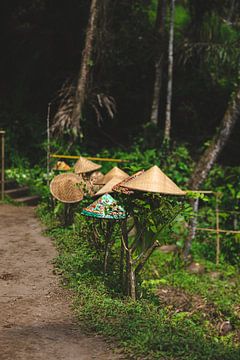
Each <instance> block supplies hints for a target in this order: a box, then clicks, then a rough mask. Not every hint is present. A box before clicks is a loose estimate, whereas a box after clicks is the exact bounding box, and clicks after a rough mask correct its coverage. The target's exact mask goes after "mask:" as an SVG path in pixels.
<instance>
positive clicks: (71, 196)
mask: <svg viewBox="0 0 240 360" xmlns="http://www.w3.org/2000/svg"><path fill="white" fill-rule="evenodd" d="M82 186H83V181H82V178H81V177H80V176H78V175H76V174H73V173H65V174H60V175H57V176H55V177H54V178H53V180H52V181H51V183H50V191H51V194H52V196H53V197H55V198H56V199H57V200H59V201H61V202H63V203H67V204H71V203H76V202H79V201H81V200H82V199H83V195H84V192H83V190H82Z"/></svg>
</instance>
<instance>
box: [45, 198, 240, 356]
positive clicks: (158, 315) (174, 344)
mask: <svg viewBox="0 0 240 360" xmlns="http://www.w3.org/2000/svg"><path fill="white" fill-rule="evenodd" d="M39 215H40V216H41V217H42V219H43V220H44V222H45V223H46V224H47V225H48V234H49V235H50V236H52V237H53V239H55V241H56V244H57V246H58V249H59V256H58V258H57V260H56V267H57V269H58V272H60V273H61V274H62V276H63V283H64V284H65V286H68V287H70V288H73V289H74V291H75V292H76V302H75V309H76V313H77V314H78V316H79V319H81V321H82V324H84V326H85V327H86V328H87V329H94V330H95V331H97V332H98V333H102V334H104V335H107V336H110V337H114V338H115V339H116V340H118V343H119V345H120V346H121V347H124V350H125V351H126V352H128V353H130V354H134V358H138V357H142V356H145V358H146V359H160V358H164V359H184V360H185V359H191V360H193V359H212V360H213V359H216V360H217V359H226V360H227V359H228V360H231V359H232V360H235V359H236V360H237V359H238V357H239V351H240V349H239V343H238V336H239V334H238V332H237V329H238V327H239V321H240V320H239V319H240V318H239V306H238V299H239V295H240V289H239V275H238V274H237V272H236V269H235V268H234V267H231V266H229V265H227V264H226V263H225V264H224V265H223V266H221V267H220V268H219V269H218V270H220V271H221V278H219V279H211V277H210V275H211V271H213V270H215V269H216V267H215V265H214V264H213V263H211V262H205V265H206V267H207V273H206V274H204V275H192V274H188V273H187V272H186V271H185V270H183V269H182V266H181V262H178V261H176V259H174V258H172V255H164V254H161V253H160V252H155V255H154V256H153V258H152V260H150V261H149V263H148V268H147V269H146V270H145V272H144V273H143V275H142V279H143V280H144V282H143V283H142V290H141V292H142V295H141V299H140V300H138V301H137V302H132V301H131V300H130V299H129V298H124V297H122V293H121V291H120V286H119V283H118V282H117V283H116V277H115V275H116V274H117V273H118V271H119V269H118V265H117V264H118V263H119V258H118V255H117V254H118V251H117V248H118V243H116V245H115V248H114V252H113V253H112V255H111V261H110V271H109V274H108V276H107V277H106V275H105V276H104V275H103V271H102V261H103V258H102V255H103V254H102V253H101V252H100V253H99V252H97V251H96V249H94V247H92V245H91V241H89V240H90V239H91V236H92V232H91V230H90V227H89V220H86V218H84V217H83V216H77V217H76V218H75V222H74V225H73V226H71V227H69V228H60V227H59V223H58V221H56V219H54V218H53V217H52V215H51V214H50V213H49V210H48V209H47V208H46V205H44V206H42V207H41V208H39ZM202 261H203V260H202ZM153 274H155V277H157V279H154V278H153ZM156 274H158V275H156ZM164 294H165V295H164ZM227 320H228V321H231V324H232V326H233V331H231V332H230V333H228V334H227V335H225V334H222V333H221V329H220V328H221V324H222V322H223V321H227Z"/></svg>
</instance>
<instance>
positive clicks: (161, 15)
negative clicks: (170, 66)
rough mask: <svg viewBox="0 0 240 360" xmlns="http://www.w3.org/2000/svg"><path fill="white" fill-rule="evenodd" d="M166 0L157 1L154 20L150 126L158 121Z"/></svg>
mask: <svg viewBox="0 0 240 360" xmlns="http://www.w3.org/2000/svg"><path fill="white" fill-rule="evenodd" d="M165 18H166V0H158V10H157V18H156V34H157V37H158V46H157V55H156V60H155V80H154V89H153V99H152V109H151V120H150V121H151V124H154V125H157V124H158V119H159V99H160V92H161V85H162V68H163V54H164V37H165Z"/></svg>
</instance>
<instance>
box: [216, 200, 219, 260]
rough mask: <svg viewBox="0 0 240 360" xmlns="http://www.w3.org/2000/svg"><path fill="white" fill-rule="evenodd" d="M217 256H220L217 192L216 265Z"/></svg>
mask: <svg viewBox="0 0 240 360" xmlns="http://www.w3.org/2000/svg"><path fill="white" fill-rule="evenodd" d="M219 257H220V233H219V210H218V194H216V265H219Z"/></svg>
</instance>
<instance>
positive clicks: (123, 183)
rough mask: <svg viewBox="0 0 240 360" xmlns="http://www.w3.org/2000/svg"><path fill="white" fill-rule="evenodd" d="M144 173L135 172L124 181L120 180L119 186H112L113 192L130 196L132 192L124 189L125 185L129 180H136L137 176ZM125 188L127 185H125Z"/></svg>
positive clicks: (141, 171) (142, 171)
mask: <svg viewBox="0 0 240 360" xmlns="http://www.w3.org/2000/svg"><path fill="white" fill-rule="evenodd" d="M143 173H144V170H140V171H138V172H136V173H135V174H133V175H131V176H128V177H127V178H126V179H124V180H122V181H121V182H120V183H119V184H117V185H114V186H113V191H117V192H120V193H123V194H127V195H129V194H132V193H133V191H130V190H129V189H127V188H126V187H124V185H125V184H127V183H128V182H129V181H130V180H133V179H136V178H137V177H138V176H140V175H142V174H143ZM126 186H127V185H126Z"/></svg>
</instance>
